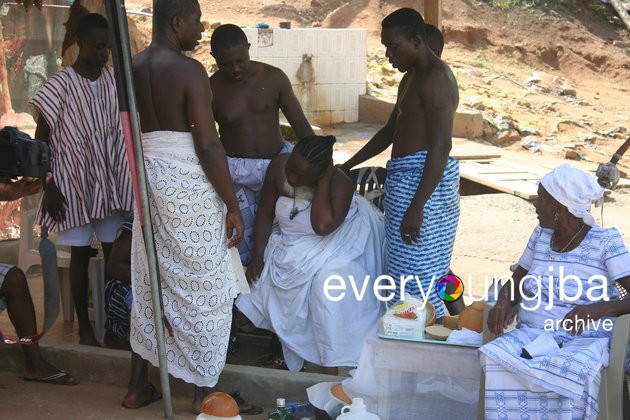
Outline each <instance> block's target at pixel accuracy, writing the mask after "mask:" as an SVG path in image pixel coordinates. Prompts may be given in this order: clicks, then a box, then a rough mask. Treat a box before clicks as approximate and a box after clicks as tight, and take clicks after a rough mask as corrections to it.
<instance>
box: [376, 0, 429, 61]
mask: <svg viewBox="0 0 630 420" xmlns="http://www.w3.org/2000/svg"><path fill="white" fill-rule="evenodd" d="M381 27H382V30H381V43H382V44H383V45H384V46H385V48H386V50H385V56H386V57H387V58H389V62H390V63H391V64H392V66H394V67H395V68H397V69H398V70H400V71H402V72H405V71H407V70H409V69H410V68H411V67H413V65H414V62H415V61H416V59H417V57H418V55H419V52H420V51H421V48H422V47H423V45H424V44H425V39H426V29H425V24H424V19H422V16H421V15H420V13H418V11H416V10H414V9H411V8H408V7H405V8H402V9H398V10H396V11H395V12H392V13H390V14H389V15H388V16H387V17H386V18H385V19H383V22H381Z"/></svg>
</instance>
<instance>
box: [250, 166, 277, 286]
mask: <svg viewBox="0 0 630 420" xmlns="http://www.w3.org/2000/svg"><path fill="white" fill-rule="evenodd" d="M284 162H286V157H285V156H283V155H280V156H276V157H275V158H273V159H272V161H271V163H270V164H269V167H268V168H267V173H266V174H265V181H264V182H263V186H262V190H261V192H260V204H259V205H258V211H257V212H256V222H255V224H254V249H253V256H252V261H251V263H250V264H249V266H248V267H247V280H248V281H249V282H250V283H253V282H254V281H255V280H256V279H258V276H260V273H261V272H262V269H263V266H264V261H263V257H264V255H265V248H266V247H267V241H268V240H269V235H271V229H272V227H273V219H274V218H275V215H276V201H278V197H280V191H279V190H278V186H277V182H276V179H277V176H278V174H279V173H281V171H283V170H284Z"/></svg>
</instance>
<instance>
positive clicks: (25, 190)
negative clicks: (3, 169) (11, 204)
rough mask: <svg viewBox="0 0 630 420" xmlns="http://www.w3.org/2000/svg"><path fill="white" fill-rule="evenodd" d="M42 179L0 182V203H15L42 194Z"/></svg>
mask: <svg viewBox="0 0 630 420" xmlns="http://www.w3.org/2000/svg"><path fill="white" fill-rule="evenodd" d="M41 189H42V181H41V179H36V178H26V177H25V178H20V179H19V180H18V181H15V182H13V181H10V180H9V181H6V182H4V181H3V182H0V201H13V200H17V199H18V198H22V197H26V196H28V195H33V194H36V193H38V192H40V191H41Z"/></svg>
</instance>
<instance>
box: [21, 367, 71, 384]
mask: <svg viewBox="0 0 630 420" xmlns="http://www.w3.org/2000/svg"><path fill="white" fill-rule="evenodd" d="M24 380H25V381H29V382H43V383H46V384H53V385H78V384H79V380H78V379H77V378H75V377H74V376H72V375H70V374H69V373H68V372H66V371H65V370H60V371H59V372H57V373H53V374H52V375H50V376H46V377H42V378H24Z"/></svg>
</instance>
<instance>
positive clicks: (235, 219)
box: [225, 209, 245, 248]
mask: <svg viewBox="0 0 630 420" xmlns="http://www.w3.org/2000/svg"><path fill="white" fill-rule="evenodd" d="M225 221H226V225H227V237H228V239H229V240H230V243H229V244H228V248H232V247H235V246H238V244H240V243H241V241H242V240H243V232H245V224H244V223H243V216H241V211H240V210H239V209H236V210H233V211H230V210H228V212H227V216H226V218H225ZM234 230H236V233H234Z"/></svg>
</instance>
